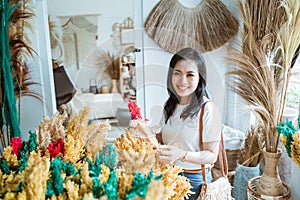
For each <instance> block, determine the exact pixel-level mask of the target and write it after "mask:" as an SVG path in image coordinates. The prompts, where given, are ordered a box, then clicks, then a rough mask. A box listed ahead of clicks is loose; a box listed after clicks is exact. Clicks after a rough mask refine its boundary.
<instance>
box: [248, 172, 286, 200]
mask: <svg viewBox="0 0 300 200" xmlns="http://www.w3.org/2000/svg"><path fill="white" fill-rule="evenodd" d="M259 179H260V176H257V177H254V178H252V179H250V180H249V181H248V185H247V194H248V200H258V199H268V200H289V199H291V190H290V188H289V187H288V186H287V185H286V184H285V183H284V182H282V184H283V187H284V194H283V196H276V197H271V196H264V195H260V194H259V193H258V192H257V190H256V187H257V184H258V182H259Z"/></svg>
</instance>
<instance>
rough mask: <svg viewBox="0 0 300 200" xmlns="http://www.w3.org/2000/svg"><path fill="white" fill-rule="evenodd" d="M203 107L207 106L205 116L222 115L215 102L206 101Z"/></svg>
mask: <svg viewBox="0 0 300 200" xmlns="http://www.w3.org/2000/svg"><path fill="white" fill-rule="evenodd" d="M203 105H205V107H204V113H205V115H207V114H211V115H220V110H219V108H218V106H217V105H216V104H215V103H214V102H213V101H210V100H208V101H205V102H204V103H203Z"/></svg>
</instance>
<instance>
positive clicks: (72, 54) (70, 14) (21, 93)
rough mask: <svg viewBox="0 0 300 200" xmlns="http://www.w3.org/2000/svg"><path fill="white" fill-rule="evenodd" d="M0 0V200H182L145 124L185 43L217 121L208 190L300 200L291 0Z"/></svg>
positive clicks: (158, 111)
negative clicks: (221, 183)
mask: <svg viewBox="0 0 300 200" xmlns="http://www.w3.org/2000/svg"><path fill="white" fill-rule="evenodd" d="M0 1H1V3H0V10H1V16H0V19H1V22H0V23H1V26H0V40H1V45H0V60H1V63H0V81H1V87H0V105H1V107H0V108H1V115H0V116H1V117H0V121H1V124H0V125H1V127H0V130H1V132H0V136H1V137H0V139H1V142H0V199H74V200H76V199H102V200H105V199H108V200H117V199H128V200H129V199H149V200H150V199H151V200H153V199H155V200H162V199H163V200H165V199H166V200H168V199H169V200H173V199H189V196H190V195H191V194H192V192H191V188H192V186H191V184H190V182H189V180H188V179H187V178H186V177H185V176H183V175H182V173H183V172H184V171H183V169H182V168H180V167H178V166H175V165H172V164H168V165H164V164H161V163H160V162H159V161H158V158H157V151H158V149H159V146H160V145H161V144H160V143H159V141H158V140H157V139H156V134H157V132H156V129H155V127H156V125H157V124H161V119H162V116H163V115H164V106H165V103H166V101H167V100H168V98H169V92H170V91H168V89H169V88H168V87H167V81H168V70H169V63H170V59H171V58H172V56H173V55H174V54H176V53H177V52H178V51H180V50H181V49H184V48H187V47H188V48H193V49H195V50H196V51H198V52H200V53H201V55H202V56H203V58H204V60H205V63H206V76H207V77H206V91H207V93H208V96H209V97H210V99H211V101H213V103H214V104H215V105H216V107H217V108H218V109H219V111H220V114H221V122H222V131H221V132H222V136H223V143H224V151H225V152H226V156H225V157H226V160H227V163H226V162H225V163H223V162H220V160H217V161H216V162H215V163H214V164H213V165H211V168H209V170H211V174H212V179H213V182H212V183H214V182H215V181H217V180H219V178H220V177H222V176H224V177H225V178H226V181H227V180H228V181H229V183H230V195H229V196H230V197H229V196H228V198H226V199H236V200H244V199H245V200H246V199H292V200H299V199H300V191H299V190H298V191H297V187H296V186H298V185H299V184H300V182H299V181H300V180H299V176H300V127H299V126H300V108H299V104H300V103H299V101H300V58H298V55H299V52H300V1H299V0H268V1H260V0H151V1H147V0H110V1H105V0H84V1H83V0H72V1H71V0H0ZM187 126H188V124H187ZM199 126H200V125H199ZM197 133H198V129H197ZM220 143H222V142H220ZM197 144H199V143H197ZM175 146H176V145H175ZM186 155H187V153H186V154H185V156H183V157H182V156H181V157H182V158H180V161H182V160H183V161H182V162H184V161H185V159H186ZM275 155H276V156H277V158H276V160H275V161H273V160H272V161H269V160H268V159H269V157H272V159H273V156H274V157H276V156H275ZM221 165H224V166H226V169H227V170H226V171H227V173H225V174H224V173H222V167H221ZM200 168H201V166H200V165H199V169H200ZM205 170H206V169H205ZM270 174H271V175H270ZM269 176H270V177H269ZM266 179H268V180H269V181H270V180H271V182H274V183H275V182H276V185H275V186H270V185H269V183H266V182H267V181H268V180H266ZM208 187H209V184H208ZM275 190H276V192H275ZM202 191H203V187H202ZM216 191H217V190H216ZM208 193H209V190H208V189H207V190H206V194H205V195H206V196H205V195H204V193H203V194H201V195H200V196H199V199H209V198H208V197H207V196H208ZM216 193H218V192H216ZM220 195H221V193H220ZM212 199H224V198H223V197H222V198H217V197H213V198H212Z"/></svg>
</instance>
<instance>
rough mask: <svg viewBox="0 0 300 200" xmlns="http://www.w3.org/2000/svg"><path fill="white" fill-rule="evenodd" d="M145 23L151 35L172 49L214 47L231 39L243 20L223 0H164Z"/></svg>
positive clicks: (159, 42)
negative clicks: (190, 2) (185, 1)
mask: <svg viewBox="0 0 300 200" xmlns="http://www.w3.org/2000/svg"><path fill="white" fill-rule="evenodd" d="M144 26H145V30H146V32H147V33H148V34H149V36H150V37H151V38H152V39H153V40H154V41H155V42H156V43H157V44H158V45H159V46H160V47H161V48H163V49H165V50H167V51H169V52H171V53H175V52H177V51H179V50H180V49H182V48H184V47H193V48H195V49H198V50H199V51H202V52H206V51H211V50H214V49H216V48H219V47H221V46H222V45H224V44H225V43H226V42H228V41H229V40H231V39H232V38H233V36H235V35H236V33H237V32H238V29H239V23H238V22H237V20H236V19H235V18H234V16H233V15H232V14H231V13H230V11H229V10H228V9H227V7H226V6H225V5H224V4H223V3H222V1H220V0H204V1H202V2H201V3H200V4H199V5H198V6H196V7H194V8H187V7H185V6H183V5H182V4H181V3H180V2H179V1H178V0H161V1H160V2H159V3H158V4H157V5H156V6H155V7H154V8H153V10H152V11H151V13H150V14H149V16H148V18H147V20H146V22H145V25H144Z"/></svg>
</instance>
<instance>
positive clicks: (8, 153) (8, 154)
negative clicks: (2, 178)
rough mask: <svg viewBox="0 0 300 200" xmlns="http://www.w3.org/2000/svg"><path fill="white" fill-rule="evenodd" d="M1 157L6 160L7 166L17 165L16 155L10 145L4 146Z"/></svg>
mask: <svg viewBox="0 0 300 200" xmlns="http://www.w3.org/2000/svg"><path fill="white" fill-rule="evenodd" d="M3 158H4V159H5V160H6V162H7V165H8V166H9V167H17V166H19V162H18V157H17V156H16V154H13V153H12V147H11V146H8V147H6V148H4V152H3Z"/></svg>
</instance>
